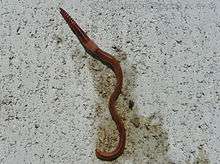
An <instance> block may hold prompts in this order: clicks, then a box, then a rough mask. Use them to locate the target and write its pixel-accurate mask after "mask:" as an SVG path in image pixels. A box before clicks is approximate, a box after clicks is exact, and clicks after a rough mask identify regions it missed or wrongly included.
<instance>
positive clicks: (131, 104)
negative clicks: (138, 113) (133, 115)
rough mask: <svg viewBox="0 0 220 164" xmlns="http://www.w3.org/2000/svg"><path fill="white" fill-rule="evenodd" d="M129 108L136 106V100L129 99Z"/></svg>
mask: <svg viewBox="0 0 220 164" xmlns="http://www.w3.org/2000/svg"><path fill="white" fill-rule="evenodd" d="M128 107H129V109H132V108H133V107H134V101H132V100H129V105H128Z"/></svg>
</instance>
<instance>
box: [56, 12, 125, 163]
mask: <svg viewBox="0 0 220 164" xmlns="http://www.w3.org/2000/svg"><path fill="white" fill-rule="evenodd" d="M60 14H61V15H62V16H63V18H64V20H65V21H66V23H67V24H68V25H69V27H70V29H71V30H72V31H73V33H74V34H75V35H76V36H77V38H78V39H79V41H80V43H81V44H82V46H83V47H84V49H85V50H86V52H87V53H88V54H90V55H91V56H92V57H94V58H96V59H98V60H100V61H101V62H103V63H104V64H106V65H107V66H109V67H110V68H111V69H112V71H113V72H114V73H115V76H116V86H115V88H114V91H113V93H112V94H111V96H110V99H109V103H108V107H109V111H110V114H111V117H112V119H113V121H114V122H115V124H116V126H117V130H118V132H119V142H118V144H117V147H116V148H115V149H114V150H113V151H111V152H105V151H100V150H98V149H96V156H97V157H98V158H99V159H102V160H106V161H112V160H114V159H116V158H118V157H119V156H120V155H122V154H123V152H124V149H125V143H126V130H125V128H124V123H123V121H122V120H121V118H120V116H119V115H118V113H117V111H116V107H115V106H116V101H117V99H118V96H119V95H120V94H121V89H122V85H123V73H122V69H121V66H120V63H119V61H117V60H116V59H115V58H114V57H113V56H112V55H110V54H109V53H107V52H105V51H103V50H101V49H100V48H99V47H98V46H97V45H96V44H95V42H94V41H92V40H91V39H90V38H89V37H88V36H87V34H86V33H85V32H84V31H83V30H82V29H81V28H80V27H79V25H78V24H77V23H76V22H75V21H74V20H73V19H72V18H71V17H70V15H69V14H68V13H67V12H66V11H65V10H64V9H62V8H60Z"/></svg>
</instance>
